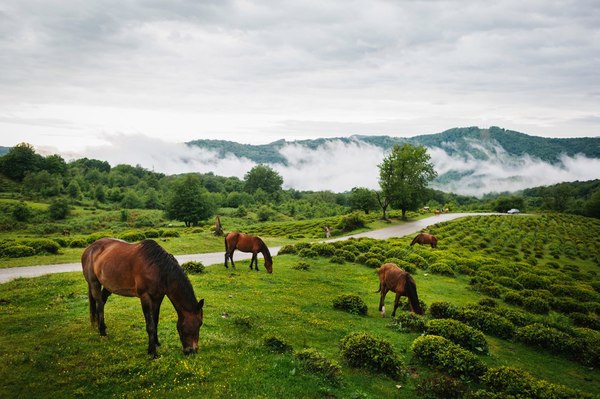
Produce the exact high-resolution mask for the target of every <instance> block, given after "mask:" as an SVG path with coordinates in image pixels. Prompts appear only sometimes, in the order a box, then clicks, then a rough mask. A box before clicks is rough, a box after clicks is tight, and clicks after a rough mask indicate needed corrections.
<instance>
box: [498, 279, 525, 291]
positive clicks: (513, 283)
mask: <svg viewBox="0 0 600 399" xmlns="http://www.w3.org/2000/svg"><path fill="white" fill-rule="evenodd" d="M496 282H497V283H498V284H500V285H503V286H505V287H508V288H512V289H513V290H518V291H520V290H522V289H523V285H522V284H521V283H519V282H518V281H517V280H515V279H514V278H511V277H506V276H502V277H498V278H497V279H496Z"/></svg>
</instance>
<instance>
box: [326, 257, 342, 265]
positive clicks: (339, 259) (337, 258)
mask: <svg viewBox="0 0 600 399" xmlns="http://www.w3.org/2000/svg"><path fill="white" fill-rule="evenodd" d="M329 261H330V262H331V263H337V264H339V265H343V264H344V263H346V259H344V258H343V257H341V256H338V255H334V256H332V257H331V259H330V260H329Z"/></svg>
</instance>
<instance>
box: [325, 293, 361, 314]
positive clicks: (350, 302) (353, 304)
mask: <svg viewBox="0 0 600 399" xmlns="http://www.w3.org/2000/svg"><path fill="white" fill-rule="evenodd" d="M333 308H334V309H338V310H345V311H346V312H349V313H352V314H358V315H363V316H364V315H366V314H367V304H366V303H365V302H364V301H363V300H362V298H361V297H359V296H358V295H347V294H345V295H338V296H337V297H335V298H334V299H333Z"/></svg>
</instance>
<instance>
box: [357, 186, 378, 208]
mask: <svg viewBox="0 0 600 399" xmlns="http://www.w3.org/2000/svg"><path fill="white" fill-rule="evenodd" d="M350 208H351V209H352V210H355V209H357V210H360V211H363V212H364V213H366V214H368V213H369V211H372V210H374V209H377V197H376V196H375V192H374V191H373V190H369V189H368V188H365V187H354V188H353V189H352V190H351V191H350Z"/></svg>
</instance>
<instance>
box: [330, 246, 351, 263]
mask: <svg viewBox="0 0 600 399" xmlns="http://www.w3.org/2000/svg"><path fill="white" fill-rule="evenodd" d="M334 256H337V257H338V258H342V259H344V260H345V261H347V262H354V259H356V255H354V253H353V252H350V251H347V250H345V249H338V250H337V251H335V253H334Z"/></svg>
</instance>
